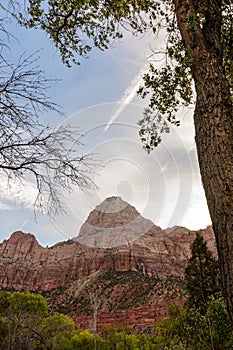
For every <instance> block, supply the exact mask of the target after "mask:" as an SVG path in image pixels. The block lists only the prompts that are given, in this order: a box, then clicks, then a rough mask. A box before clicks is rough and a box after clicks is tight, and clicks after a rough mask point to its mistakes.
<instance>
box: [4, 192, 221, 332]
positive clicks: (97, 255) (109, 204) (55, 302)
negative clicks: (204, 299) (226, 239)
mask: <svg viewBox="0 0 233 350" xmlns="http://www.w3.org/2000/svg"><path fill="white" fill-rule="evenodd" d="M112 198H113V199H112ZM112 198H111V199H107V200H105V201H104V202H103V203H102V204H101V205H100V206H98V207H97V208H96V209H95V210H94V211H92V212H91V213H90V215H89V217H88V219H87V221H86V222H85V223H84V225H83V227H82V229H81V235H80V237H79V238H76V239H74V240H69V241H66V242H61V243H57V244H55V245H54V246H52V247H50V248H44V247H42V246H40V245H39V244H38V242H37V240H36V238H35V237H34V236H33V235H32V234H30V233H23V232H21V231H18V232H15V233H13V234H12V235H11V237H10V238H9V239H7V240H4V241H3V242H2V243H1V244H0V288H1V289H10V290H28V291H35V292H42V293H45V292H46V293H47V296H48V298H49V300H50V305H51V307H52V308H55V309H56V310H58V311H64V312H66V313H68V314H70V315H71V316H73V317H74V316H75V315H76V316H78V318H77V324H78V325H81V324H82V323H83V325H84V326H85V327H90V321H91V320H92V315H91V311H90V310H89V311H88V312H87V313H86V314H85V308H83V304H82V302H81V301H80V300H79V299H78V296H77V291H79V292H78V294H79V295H81V296H82V299H83V300H84V302H85V300H86V303H89V304H90V300H89V299H90V295H89V294H90V293H92V292H93V290H94V291H95V287H94V286H95V285H98V286H99V288H100V290H101V295H102V294H104V290H105V289H106V290H108V293H107V294H106V295H108V298H106V300H107V299H109V300H108V303H107V302H106V301H104V302H103V303H102V304H101V307H100V310H99V322H102V325H103V324H104V325H109V322H110V323H111V322H113V321H114V320H115V321H114V322H116V319H117V320H118V321H120V322H121V323H124V322H123V321H124V317H125V316H124V315H128V317H127V318H126V319H127V320H128V323H130V324H131V325H134V324H136V323H137V324H141V325H142V324H149V323H151V320H152V319H153V320H154V319H155V318H156V317H159V316H161V315H164V313H165V310H166V308H167V306H168V305H169V303H171V302H174V301H176V302H179V303H182V302H183V301H184V295H183V294H182V285H181V284H180V282H179V281H182V279H183V275H184V269H185V266H186V264H187V260H188V258H189V257H190V244H191V242H192V241H193V240H194V239H195V236H196V232H195V231H190V230H188V229H186V228H184V227H173V228H172V229H167V230H162V229H161V228H160V227H158V226H155V225H154V224H153V223H152V222H151V221H149V220H146V219H144V218H143V217H141V215H140V214H139V213H138V212H137V211H136V209H135V208H133V207H131V206H130V205H128V204H127V203H126V202H123V201H122V200H121V199H118V197H112ZM114 203H115V204H116V203H117V205H118V207H117V208H116V206H114ZM116 209H117V210H116ZM98 229H99V230H100V231H101V232H102V233H104V231H105V230H108V234H107V235H105V236H104V239H103V236H102V233H101V234H100V231H95V230H98ZM116 232H117V235H116ZM201 234H202V235H203V237H204V239H205V240H206V241H207V244H208V246H209V248H210V249H211V250H212V251H213V252H214V253H215V254H216V248H215V240H214V234H213V231H212V228H211V227H208V228H206V229H204V230H201ZM135 238H136V239H135ZM78 240H79V241H82V240H83V241H86V242H87V243H90V244H92V245H97V246H98V245H101V242H102V243H103V242H104V244H107V245H108V246H109V245H110V246H111V247H110V248H103V247H98V248H94V247H91V246H86V245H84V244H81V243H80V242H78ZM93 242H95V244H93ZM121 242H123V243H124V244H120V243H121ZM108 271H110V272H111V273H110V272H109V273H110V275H108V276H110V277H108V279H107V280H108V282H106V283H107V284H106V285H102V283H103V281H104V278H103V276H105V274H106V273H108ZM125 273H129V274H132V276H131V275H130V276H131V277H132V280H129V281H127V283H123V281H121V280H119V281H118V282H119V283H115V282H116V280H117V278H118V277H117V276H118V275H116V274H123V275H120V276H123V277H124V274H125ZM95 276H100V277H98V279H97V280H96V277H95ZM111 276H112V277H111ZM135 276H141V277H140V278H141V279H140V278H139V277H137V278H138V279H137V283H136V284H134V277H135ZM123 277H122V278H123ZM123 279H124V278H123ZM105 280H106V278H105ZM139 280H140V281H139ZM91 281H92V282H91ZM101 281H102V282H101ZM114 281H115V282H114ZM154 281H156V287H153V285H154V284H153V283H154ZM162 281H165V282H166V283H165V282H162ZM171 281H172V283H175V284H173V286H172V287H171V284H169V283H170V282H171ZM174 281H175V282H174ZM168 282H169V283H168ZM114 283H115V284H114ZM158 283H160V284H161V283H163V289H162V292H161V288H160V287H158V286H159V284H158ZM164 283H165V284H164ZM86 285H88V286H89V287H88V289H85V288H86V287H85V286H86ZM111 285H112V287H111ZM103 286H105V287H106V288H105V287H103ZM135 286H136V287H135ZM148 286H152V287H150V288H152V290H156V292H155V293H154V294H153V293H152V294H151V293H150V288H149V287H148ZM164 286H165V287H164ZM169 286H170V287H169ZM176 287H177V288H178V289H177V293H176V295H175V296H174V295H173V297H172V296H171V295H170V294H169V293H168V291H169V288H170V289H173V290H176ZM102 288H105V289H103V290H102ZM134 288H136V290H134ZM153 288H154V289H153ZM144 289H145V290H147V296H146V297H145V298H144V299H143V300H144V301H142V299H140V298H139V297H138V298H139V299H138V300H139V301H140V302H139V303H138V302H136V299H134V296H136V295H139V294H140V291H142V290H144ZM132 290H134V293H133V294H132V293H130V291H132ZM95 292H96V291H95ZM98 293H99V292H97V294H96V295H98ZM138 293H139V294H138ZM54 295H56V298H54V297H53V296H54ZM65 295H66V296H67V297H64V296H65ZM85 295H86V296H87V297H86V298H85ZM145 295H146V294H145ZM165 295H167V297H166V298H165ZM64 298H65V299H64ZM127 298H128V299H127ZM135 298H136V297H135ZM67 300H68V301H67ZM80 303H81V304H80ZM70 305H73V308H71V309H69V308H70ZM75 305H76V306H77V305H79V307H78V308H75ZM122 305H125V306H126V305H128V306H127V307H126V308H125V309H124V308H123V309H122ZM155 309H156V310H157V311H155ZM72 310H73V311H72ZM74 310H76V311H74ZM80 310H81V311H80ZM82 310H84V312H82ZM159 310H160V311H159ZM113 316H114V317H113ZM101 320H102V321H101ZM107 320H108V321H107ZM146 320H147V321H146Z"/></svg>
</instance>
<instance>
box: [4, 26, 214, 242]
mask: <svg viewBox="0 0 233 350" xmlns="http://www.w3.org/2000/svg"><path fill="white" fill-rule="evenodd" d="M9 29H10V31H11V33H13V35H14V36H15V38H12V39H11V41H10V45H9V48H10V50H9V52H8V54H9V57H10V58H11V60H12V61H13V60H15V61H16V60H17V57H19V56H20V55H21V54H22V53H24V52H26V53H27V54H31V53H33V52H35V51H37V50H40V52H39V53H38V55H39V56H40V59H39V62H38V63H39V65H40V67H41V69H42V70H43V71H44V72H45V74H46V76H47V77H48V78H51V79H59V80H58V81H56V82H53V83H51V88H50V90H49V95H50V96H51V97H52V99H53V101H54V102H56V103H58V104H59V105H60V106H61V107H62V110H63V112H64V114H65V115H64V116H60V115H55V114H49V115H46V114H45V115H42V116H41V118H42V120H43V121H44V122H46V123H48V122H50V123H51V125H54V126H59V125H61V124H70V125H72V126H74V127H77V126H78V127H79V128H80V130H81V131H82V135H83V137H82V146H80V154H85V153H93V154H94V156H93V157H94V159H96V160H97V161H99V162H100V163H101V167H98V169H97V173H96V174H93V177H92V179H93V180H94V181H95V183H96V185H97V186H98V190H92V191H89V192H82V191H81V190H80V189H79V188H74V190H73V192H72V194H70V195H69V196H66V199H65V201H64V205H65V208H66V211H67V214H66V215H60V216H58V217H54V218H51V217H49V216H48V215H47V214H46V213H41V212H37V213H36V217H35V213H34V199H35V195H36V189H35V185H34V184H33V183H30V182H28V181H25V182H22V183H19V182H18V183H17V182H13V183H12V182H11V185H10V186H9V183H8V181H7V180H6V179H5V178H3V177H1V185H0V187H1V189H0V221H1V230H0V241H3V240H4V239H6V238H9V236H10V235H11V233H13V232H14V231H17V230H22V231H23V232H30V233H33V234H34V235H35V236H36V238H37V240H38V241H39V243H40V244H42V245H44V246H47V245H48V246H50V245H53V244H55V243H56V242H59V241H64V240H67V239H70V238H72V237H74V236H77V235H78V233H79V229H80V226H81V225H82V223H83V222H84V221H85V220H86V218H87V216H88V214H89V213H90V211H91V210H93V209H94V208H95V207H96V205H98V204H99V203H100V202H102V201H103V200H104V199H105V198H106V197H109V196H113V195H117V196H121V197H122V199H124V200H125V201H127V202H128V203H130V204H131V205H133V206H134V207H135V208H136V209H137V210H138V211H139V212H140V213H141V214H142V215H143V216H144V217H145V218H148V219H150V220H152V221H153V222H154V223H155V224H156V225H158V226H161V227H162V228H166V227H173V226H175V225H179V226H185V227H187V228H189V229H199V228H205V227H206V226H207V225H210V223H211V221H210V217H209V213H208V208H207V204H206V200H205V195H204V191H203V188H202V184H201V179H200V175H199V168H198V162H197V156H196V149H195V142H194V128H193V119H192V114H193V106H190V107H189V108H186V109H182V110H180V111H179V118H180V120H181V126H180V127H179V128H176V127H172V126H171V129H170V133H169V134H166V135H164V137H163V141H162V144H161V145H160V146H159V147H158V148H156V149H155V150H154V151H153V152H152V153H151V154H147V153H146V152H145V151H144V150H143V148H142V144H141V142H140V139H139V136H138V130H139V127H138V125H137V121H138V120H139V118H140V117H141V116H142V113H143V110H144V108H145V106H146V104H147V101H143V100H141V98H140V97H138V96H137V95H136V91H137V89H138V87H139V86H140V83H141V81H142V75H143V73H145V72H146V71H147V68H148V63H149V61H150V60H151V58H148V57H149V56H150V53H151V51H150V50H151V47H154V48H155V47H156V48H157V49H158V48H160V47H162V45H163V43H164V39H162V38H158V39H156V40H155V38H154V37H153V36H152V35H151V34H149V33H148V34H147V35H143V36H139V37H136V36H132V35H131V34H129V33H127V34H126V36H125V38H124V39H122V40H120V41H119V42H115V43H113V44H112V47H111V48H110V49H109V50H107V51H105V52H100V51H97V50H93V52H92V53H91V54H90V58H89V59H87V60H84V59H82V60H81V66H74V67H72V68H66V67H65V66H64V65H63V64H62V63H61V60H60V57H59V53H58V52H57V51H56V50H55V48H54V46H53V44H52V43H51V42H50V41H49V39H48V38H47V37H46V35H45V34H44V33H41V32H39V31H34V30H31V31H29V30H25V29H22V28H20V27H19V26H17V25H16V24H14V23H10V24H9ZM156 64H158V66H159V65H161V64H162V58H161V59H160V60H158V62H156Z"/></svg>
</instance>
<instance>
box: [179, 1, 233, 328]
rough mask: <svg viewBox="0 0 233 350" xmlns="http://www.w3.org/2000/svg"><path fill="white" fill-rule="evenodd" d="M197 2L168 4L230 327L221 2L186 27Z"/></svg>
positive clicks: (232, 266)
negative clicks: (184, 56)
mask: <svg viewBox="0 0 233 350" xmlns="http://www.w3.org/2000/svg"><path fill="white" fill-rule="evenodd" d="M199 2H200V1H191V0H189V1H187V0H186V1H183V0H174V5H175V11H176V17H177V22H178V26H179V29H180V32H181V36H182V39H183V42H184V45H185V49H186V50H187V52H189V53H190V55H191V57H192V60H193V63H192V75H193V79H194V82H195V89H196V107H195V112H194V124H195V134H196V136H195V140H196V146H197V153H198V159H199V166H200V172H201V177H202V182H203V187H204V190H205V195H206V199H207V203H208V207H209V212H210V216H211V219H212V224H213V230H214V233H215V237H216V243H217V249H218V255H219V263H220V274H221V280H222V287H223V294H224V298H225V302H226V306H227V310H228V313H229V316H230V320H231V325H232V327H233V210H232V206H233V113H232V102H231V92H230V87H229V84H228V80H227V77H226V74H225V70H224V65H223V57H222V49H221V21H222V16H221V1H220V0H209V2H208V7H207V8H205V12H204V15H205V22H204V24H203V25H201V24H199V23H195V24H194V27H193V28H192V30H191V29H190V27H188V24H187V22H185V19H187V16H189V18H191V16H194V18H195V16H197V11H198V8H197V4H198V3H199ZM184 4H186V7H185V6H184ZM187 4H188V9H187ZM196 18H197V17H196Z"/></svg>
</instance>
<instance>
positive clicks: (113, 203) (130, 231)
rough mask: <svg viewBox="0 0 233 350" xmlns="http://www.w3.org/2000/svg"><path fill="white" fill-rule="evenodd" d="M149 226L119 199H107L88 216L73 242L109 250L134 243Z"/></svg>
mask: <svg viewBox="0 0 233 350" xmlns="http://www.w3.org/2000/svg"><path fill="white" fill-rule="evenodd" d="M153 226H155V225H154V224H153V222H152V221H150V220H147V219H145V218H143V217H142V216H141V215H140V214H139V213H138V212H137V210H136V209H135V208H134V207H132V206H131V205H129V204H128V203H126V202H125V201H123V200H122V199H121V198H120V197H109V198H106V199H105V200H104V201H103V202H102V203H101V204H100V205H98V206H97V207H96V208H95V209H94V210H93V211H92V212H91V213H90V214H89V216H88V218H87V220H86V222H85V223H84V224H83V225H82V227H81V229H80V233H79V236H78V237H76V238H75V239H74V240H76V241H77V242H79V243H82V244H85V245H89V246H91V247H102V248H111V247H116V246H119V245H122V244H127V243H128V242H132V241H134V240H135V239H137V238H138V237H141V236H142V235H144V234H145V233H146V232H147V231H148V230H149V229H150V228H152V227H153ZM158 230H159V227H158Z"/></svg>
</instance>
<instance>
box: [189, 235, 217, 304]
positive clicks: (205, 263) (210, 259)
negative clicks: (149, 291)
mask: <svg viewBox="0 0 233 350" xmlns="http://www.w3.org/2000/svg"><path fill="white" fill-rule="evenodd" d="M185 282H186V289H187V292H188V306H189V307H196V308H197V307H199V308H202V307H203V308H205V305H206V304H207V301H208V299H209V297H210V296H212V295H217V293H219V292H220V290H221V288H220V274H219V266H218V261H217V259H215V257H214V256H213V254H212V252H211V251H210V250H209V249H208V248H207V243H206V241H205V240H204V238H203V237H202V236H201V234H200V233H197V235H196V238H195V240H194V241H193V243H192V244H191V257H190V259H189V261H188V264H187V267H186V269H185Z"/></svg>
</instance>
